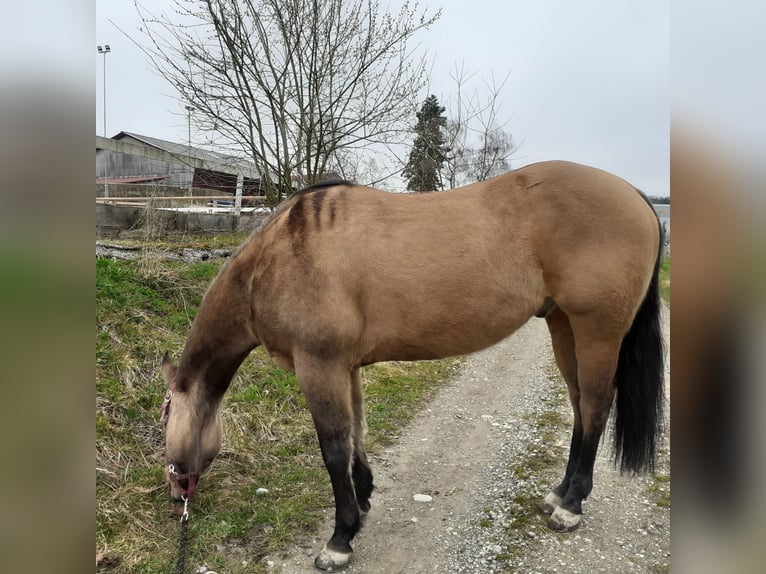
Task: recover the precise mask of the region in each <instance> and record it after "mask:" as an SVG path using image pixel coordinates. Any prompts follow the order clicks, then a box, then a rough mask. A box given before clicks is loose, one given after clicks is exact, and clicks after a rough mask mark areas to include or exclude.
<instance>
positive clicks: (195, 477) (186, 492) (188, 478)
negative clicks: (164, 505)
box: [165, 466, 199, 500]
mask: <svg viewBox="0 0 766 574" xmlns="http://www.w3.org/2000/svg"><path fill="white" fill-rule="evenodd" d="M165 480H167V481H168V483H169V484H170V497H171V498H172V499H173V500H183V499H184V498H187V499H189V500H191V499H192V498H193V497H194V494H195V492H196V491H197V482H198V481H199V474H197V473H193V472H192V473H189V474H184V475H181V476H174V475H173V473H172V472H170V470H169V469H168V467H167V466H166V467H165Z"/></svg>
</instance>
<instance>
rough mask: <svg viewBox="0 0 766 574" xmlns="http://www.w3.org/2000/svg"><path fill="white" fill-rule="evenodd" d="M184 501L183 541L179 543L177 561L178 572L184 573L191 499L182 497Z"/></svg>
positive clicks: (182, 519)
mask: <svg viewBox="0 0 766 574" xmlns="http://www.w3.org/2000/svg"><path fill="white" fill-rule="evenodd" d="M181 499H182V500H183V501H184V513H183V514H182V515H181V541H180V542H179V544H178V561H177V562H176V573H177V574H184V566H185V562H186V533H187V529H188V527H189V499H188V498H187V497H185V496H183V497H181Z"/></svg>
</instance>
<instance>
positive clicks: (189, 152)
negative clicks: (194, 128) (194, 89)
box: [185, 106, 194, 196]
mask: <svg viewBox="0 0 766 574" xmlns="http://www.w3.org/2000/svg"><path fill="white" fill-rule="evenodd" d="M185 108H186V111H187V114H186V116H187V118H188V126H189V139H188V146H189V147H188V148H187V156H188V160H189V167H190V168H191V179H190V180H189V195H190V196H191V194H192V185H194V167H193V166H192V163H191V115H192V112H193V111H194V106H185Z"/></svg>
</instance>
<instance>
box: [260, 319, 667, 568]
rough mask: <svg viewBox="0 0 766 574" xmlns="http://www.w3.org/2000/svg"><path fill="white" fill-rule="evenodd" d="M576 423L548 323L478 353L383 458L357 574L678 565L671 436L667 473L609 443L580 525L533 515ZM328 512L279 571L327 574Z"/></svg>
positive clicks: (358, 548)
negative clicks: (320, 563) (612, 450)
mask: <svg viewBox="0 0 766 574" xmlns="http://www.w3.org/2000/svg"><path fill="white" fill-rule="evenodd" d="M665 323H666V337H667V323H668V318H667V317H666V318H665ZM668 381H669V378H668ZM571 417H572V414H571V410H570V407H569V405H568V402H567V400H566V398H565V393H564V383H563V382H562V381H561V380H559V379H558V377H557V371H555V366H554V364H553V358H552V351H551V348H550V342H549V338H548V332H547V329H546V326H545V322H544V321H542V320H537V319H533V320H531V321H530V322H529V323H528V324H527V325H525V326H524V327H523V328H522V329H521V330H519V331H518V332H517V333H515V334H514V335H513V336H512V337H510V338H509V339H507V340H505V341H503V342H501V343H500V344H498V345H496V346H494V347H492V348H490V349H487V350H485V351H483V352H481V353H477V354H475V355H472V356H471V357H469V358H468V361H467V362H466V364H465V366H464V368H463V369H462V370H461V372H460V374H459V375H458V376H457V377H456V378H455V379H454V380H453V381H450V382H449V383H447V384H446V385H445V386H444V388H443V389H442V390H441V391H440V392H439V394H438V395H437V396H436V398H435V399H434V400H433V401H432V402H431V403H430V404H429V405H428V407H427V408H426V409H425V410H424V411H423V412H422V413H421V414H420V415H419V416H418V417H417V418H416V419H415V420H414V421H413V422H412V424H411V425H409V426H408V427H406V428H405V429H403V431H402V436H401V438H400V440H399V441H398V442H397V444H395V445H394V446H393V447H391V448H389V449H388V450H386V451H385V452H383V453H382V454H381V455H380V456H377V457H373V459H372V460H371V463H372V467H373V472H374V473H375V482H376V485H377V490H376V491H375V492H374V494H373V498H372V510H371V512H370V514H369V516H368V518H367V521H366V524H365V526H364V528H363V529H362V530H361V532H360V533H359V535H358V536H357V537H356V539H355V540H354V543H353V545H354V548H355V552H354V557H353V559H352V562H351V565H350V566H349V567H348V568H347V569H346V572H348V573H350V574H357V573H365V574H376V573H386V574H397V573H400V572H413V573H418V574H426V573H433V574H436V573H440V574H441V573H448V572H450V573H452V572H465V573H484V572H519V573H525V574H532V573H540V574H543V573H546V574H547V573H562V574H567V573H572V574H574V573H583V574H585V573H592V572H607V573H610V574H611V573H634V572H635V573H639V572H650V573H660V572H669V571H670V568H669V564H670V508H669V502H670V494H669V488H670V484H669V456H670V455H669V441H668V440H667V438H666V440H665V444H664V446H663V448H662V449H661V456H660V462H659V465H658V471H657V476H656V477H639V478H632V479H631V478H627V477H621V476H620V474H619V472H617V471H616V470H615V469H614V468H613V467H612V465H611V463H610V461H609V447H608V445H609V444H611V443H610V442H606V443H605V446H603V447H602V449H601V451H600V453H599V457H598V459H597V463H596V469H595V472H594V483H595V484H594V489H593V492H592V493H591V495H590V497H589V498H588V500H587V501H586V502H585V503H584V504H583V508H584V513H585V514H584V519H583V523H582V524H581V526H580V527H579V529H578V530H576V531H575V532H572V533H566V534H561V533H555V532H552V531H550V530H548V528H547V527H546V525H545V523H546V518H547V517H545V516H543V515H541V514H538V513H537V512H536V511H535V506H536V503H537V502H538V501H539V499H541V498H542V497H543V496H544V495H545V494H546V493H547V492H548V491H549V490H550V488H551V487H552V486H554V485H555V484H556V483H557V482H558V481H559V480H560V479H561V475H562V474H563V469H564V466H565V462H566V459H565V457H566V454H567V452H568V445H569V432H570V429H571ZM607 441H609V437H607ZM416 494H421V495H427V496H430V497H431V500H430V501H426V502H421V501H417V500H415V499H413V496H414V495H416ZM418 498H423V497H418ZM327 512H328V519H327V520H326V521H325V524H324V525H323V526H322V528H320V530H319V531H318V532H317V534H316V538H315V539H314V540H309V541H307V542H306V544H305V545H304V546H302V547H295V548H293V549H291V550H290V552H289V553H288V554H287V555H284V556H270V557H267V558H266V559H265V560H266V561H267V563H268V565H269V568H271V569H273V570H274V571H275V572H283V573H284V574H304V573H309V572H312V573H313V572H316V570H314V568H313V557H314V556H316V554H317V553H318V551H319V550H320V549H321V547H322V544H323V543H324V541H325V538H326V537H328V536H329V534H330V533H331V532H332V521H331V517H332V512H333V511H332V509H328V511H327Z"/></svg>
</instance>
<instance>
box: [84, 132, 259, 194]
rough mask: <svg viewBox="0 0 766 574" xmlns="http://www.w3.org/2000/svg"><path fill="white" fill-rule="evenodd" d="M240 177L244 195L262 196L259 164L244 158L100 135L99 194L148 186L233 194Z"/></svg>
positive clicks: (140, 137) (156, 140)
mask: <svg viewBox="0 0 766 574" xmlns="http://www.w3.org/2000/svg"><path fill="white" fill-rule="evenodd" d="M238 177H241V178H242V195H243V196H261V195H262V193H261V186H260V178H259V176H258V172H257V170H256V169H255V166H254V164H252V163H250V162H247V161H245V160H242V159H241V158H237V157H235V156H232V155H227V154H222V153H218V152H214V151H209V150H204V149H200V148H196V147H192V146H189V145H188V144H181V143H174V142H169V141H166V140H161V139H159V138H153V137H149V136H144V135H141V134H136V133H132V132H124V131H123V132H120V133H118V134H117V135H115V136H114V137H112V138H101V137H98V136H97V137H96V190H97V196H103V195H106V196H112V197H114V196H115V195H120V194H121V193H122V192H121V191H120V190H128V189H130V190H131V191H133V192H134V193H135V190H136V188H139V189H140V186H146V185H147V184H151V185H162V186H165V187H167V188H168V189H169V190H175V191H178V192H180V191H184V192H188V191H189V190H191V189H195V190H210V191H212V192H214V193H217V194H229V195H232V196H233V195H234V194H235V193H236V189H237V179H238ZM110 187H111V188H112V189H111V193H110V190H109V188H110ZM171 193H172V191H171Z"/></svg>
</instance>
